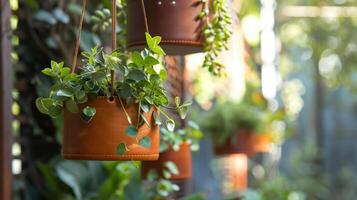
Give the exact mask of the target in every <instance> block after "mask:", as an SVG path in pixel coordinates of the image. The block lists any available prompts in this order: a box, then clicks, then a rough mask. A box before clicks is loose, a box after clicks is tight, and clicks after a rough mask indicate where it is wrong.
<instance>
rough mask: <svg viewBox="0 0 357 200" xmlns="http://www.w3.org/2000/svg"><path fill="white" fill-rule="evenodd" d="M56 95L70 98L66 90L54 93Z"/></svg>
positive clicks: (70, 95) (69, 93)
mask: <svg viewBox="0 0 357 200" xmlns="http://www.w3.org/2000/svg"><path fill="white" fill-rule="evenodd" d="M56 95H57V96H59V97H68V98H70V97H72V93H71V92H70V91H68V90H65V89H62V90H58V91H57V92H56Z"/></svg>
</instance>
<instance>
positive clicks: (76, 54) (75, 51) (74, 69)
mask: <svg viewBox="0 0 357 200" xmlns="http://www.w3.org/2000/svg"><path fill="white" fill-rule="evenodd" d="M86 7H87V0H83V4H82V14H81V19H80V20H79V29H78V33H77V38H76V46H75V48H74V55H73V62H72V67H71V71H72V73H74V72H75V71H76V66H77V59H78V51H79V45H80V41H81V34H82V28H83V21H84V15H85V12H86Z"/></svg>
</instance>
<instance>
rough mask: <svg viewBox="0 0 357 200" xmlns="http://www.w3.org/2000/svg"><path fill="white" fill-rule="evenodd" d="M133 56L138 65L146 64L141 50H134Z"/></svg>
mask: <svg viewBox="0 0 357 200" xmlns="http://www.w3.org/2000/svg"><path fill="white" fill-rule="evenodd" d="M131 58H132V60H133V62H134V63H135V64H136V65H137V66H138V67H143V66H144V59H143V57H142V56H141V54H140V53H139V52H134V53H133V54H132V57H131Z"/></svg>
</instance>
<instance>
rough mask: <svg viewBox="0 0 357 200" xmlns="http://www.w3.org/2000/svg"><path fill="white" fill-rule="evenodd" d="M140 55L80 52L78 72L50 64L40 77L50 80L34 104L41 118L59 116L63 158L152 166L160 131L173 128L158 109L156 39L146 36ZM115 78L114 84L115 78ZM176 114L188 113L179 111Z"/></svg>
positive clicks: (160, 74) (162, 98)
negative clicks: (162, 126) (147, 162)
mask: <svg viewBox="0 0 357 200" xmlns="http://www.w3.org/2000/svg"><path fill="white" fill-rule="evenodd" d="M146 40H147V45H148V48H147V49H144V50H143V51H141V52H132V53H130V54H122V53H120V52H118V51H113V52H112V53H110V54H107V53H104V52H103V49H102V48H99V47H95V48H92V49H91V51H90V52H83V53H82V55H83V57H84V59H83V65H82V67H81V68H80V72H78V73H76V72H74V70H72V72H71V69H70V68H68V67H64V64H63V63H57V62H54V61H53V62H52V63H51V68H46V69H44V70H43V71H42V72H43V73H44V74H45V75H47V76H50V77H52V78H54V81H55V82H54V84H53V85H52V87H51V89H50V92H49V95H48V96H47V97H39V98H38V99H37V100H36V106H37V108H38V109H39V110H40V111H41V112H42V113H44V114H47V115H50V116H51V117H57V116H59V115H61V114H62V113H63V118H64V140H63V151H62V153H63V156H64V158H66V159H84V160H155V159H157V158H158V156H159V136H160V133H159V129H160V128H159V125H160V124H161V121H162V120H164V121H165V124H166V126H167V127H168V129H170V130H171V129H173V128H174V126H175V122H174V121H173V120H172V119H171V118H170V117H169V116H168V115H167V114H166V113H165V111H164V110H163V109H162V107H163V106H166V105H167V104H168V98H167V96H166V94H165V89H164V87H163V82H164V81H165V79H166V70H165V68H164V66H163V65H162V64H161V62H160V57H161V56H162V55H164V51H163V50H162V49H161V47H160V46H159V43H160V40H161V38H160V37H158V36H156V37H151V36H150V35H149V34H148V33H146ZM115 77H116V78H115ZM176 108H177V109H178V110H180V109H183V110H187V108H186V106H185V105H178V106H177V107H176Z"/></svg>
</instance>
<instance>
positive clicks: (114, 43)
mask: <svg viewBox="0 0 357 200" xmlns="http://www.w3.org/2000/svg"><path fill="white" fill-rule="evenodd" d="M116 3H117V1H116V0H112V51H115V49H116V48H117V34H116V29H117V18H116V15H117V9H116ZM86 7H87V0H83V3H82V13H81V18H80V20H79V27H78V33H77V37H76V44H75V45H76V46H75V48H74V55H73V62H72V67H71V71H72V73H74V72H75V71H76V67H77V60H78V52H79V46H80V41H81V33H82V29H83V21H84V16H85V12H86ZM110 74H111V83H110V88H111V95H112V96H114V93H115V90H114V83H115V73H114V70H111V73H110Z"/></svg>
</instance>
